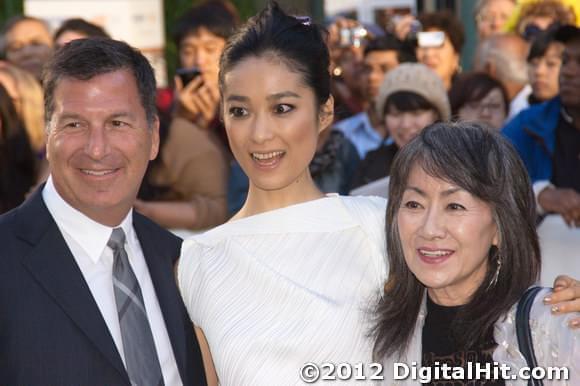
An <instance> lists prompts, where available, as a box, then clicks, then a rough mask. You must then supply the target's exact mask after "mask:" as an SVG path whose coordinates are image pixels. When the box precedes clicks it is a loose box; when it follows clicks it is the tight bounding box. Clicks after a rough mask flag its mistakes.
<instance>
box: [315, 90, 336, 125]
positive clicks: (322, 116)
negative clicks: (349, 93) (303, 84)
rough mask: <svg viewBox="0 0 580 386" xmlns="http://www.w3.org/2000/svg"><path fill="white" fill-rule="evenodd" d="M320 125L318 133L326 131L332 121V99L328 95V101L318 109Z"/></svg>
mask: <svg viewBox="0 0 580 386" xmlns="http://www.w3.org/2000/svg"><path fill="white" fill-rule="evenodd" d="M319 120H320V125H319V128H318V132H321V131H322V130H325V129H327V128H328V127H329V126H330V125H332V122H333V121H334V97H333V96H332V95H330V97H328V100H327V101H326V102H324V104H323V105H322V106H321V107H320V113H319Z"/></svg>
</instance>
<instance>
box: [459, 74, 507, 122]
mask: <svg viewBox="0 0 580 386" xmlns="http://www.w3.org/2000/svg"><path fill="white" fill-rule="evenodd" d="M494 89H498V90H499V91H500V92H501V96H502V99H503V109H504V112H505V113H506V114H507V113H508V111H509V108H510V101H509V98H508V95H507V92H506V90H505V87H504V86H503V84H502V83H501V82H500V81H498V80H497V79H495V78H493V77H491V76H489V75H488V74H486V73H484V72H470V73H466V74H462V75H460V76H459V77H457V79H456V80H455V82H454V83H453V85H452V86H451V89H450V90H449V102H450V103H451V113H452V114H453V116H455V117H456V116H457V115H458V114H459V110H460V109H461V108H462V107H463V106H465V105H466V104H468V103H471V102H479V101H481V100H482V99H483V98H485V96H486V95H487V94H489V92H490V91H491V90H494Z"/></svg>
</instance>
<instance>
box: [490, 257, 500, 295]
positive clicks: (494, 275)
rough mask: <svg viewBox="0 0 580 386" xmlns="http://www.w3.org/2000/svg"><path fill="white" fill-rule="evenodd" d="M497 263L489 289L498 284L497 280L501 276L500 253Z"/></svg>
mask: <svg viewBox="0 0 580 386" xmlns="http://www.w3.org/2000/svg"><path fill="white" fill-rule="evenodd" d="M496 264H497V267H496V269H495V273H494V274H493V278H492V279H491V281H490V282H489V285H488V286H487V289H490V288H491V287H493V286H494V285H496V284H497V280H498V278H499V271H500V270H501V256H499V255H498V256H497V259H496Z"/></svg>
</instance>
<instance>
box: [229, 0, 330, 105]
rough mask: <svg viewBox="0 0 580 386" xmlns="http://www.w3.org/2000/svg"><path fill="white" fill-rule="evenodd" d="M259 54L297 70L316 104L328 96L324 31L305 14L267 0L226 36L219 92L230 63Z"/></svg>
mask: <svg viewBox="0 0 580 386" xmlns="http://www.w3.org/2000/svg"><path fill="white" fill-rule="evenodd" d="M263 55H274V56H275V57H276V58H277V59H280V60H281V61H282V62H284V63H285V64H286V65H287V66H288V67H289V68H290V69H291V70H292V71H295V72H297V73H299V74H301V75H302V79H303V81H304V84H305V85H306V86H308V87H311V88H312V90H313V91H314V94H315V95H316V100H317V102H318V106H319V107H320V106H321V105H323V104H324V103H325V102H326V101H327V100H328V98H329V97H330V73H329V64H330V63H329V61H330V60H329V55H328V47H327V46H326V31H325V30H324V29H323V28H322V27H320V26H318V25H316V24H314V23H312V22H311V20H310V18H309V17H304V16H302V17H294V16H290V15H288V14H286V13H285V12H284V11H283V10H282V9H281V8H280V6H279V5H278V4H277V3H276V2H270V3H269V4H268V6H267V7H266V8H265V9H264V10H262V11H261V12H260V13H259V14H258V15H256V16H254V17H252V18H251V19H250V20H249V21H248V22H247V23H246V24H245V25H244V26H243V27H242V28H241V29H240V30H239V31H238V32H237V33H235V34H234V35H233V36H232V37H231V38H230V39H229V40H228V43H227V45H226V47H225V49H224V51H223V53H222V56H221V58H220V73H219V85H220V90H221V91H222V95H223V90H224V78H225V75H226V74H227V73H228V72H229V71H231V70H232V68H233V67H234V66H236V65H237V64H238V63H239V62H241V61H242V60H244V59H246V58H248V57H260V56H263Z"/></svg>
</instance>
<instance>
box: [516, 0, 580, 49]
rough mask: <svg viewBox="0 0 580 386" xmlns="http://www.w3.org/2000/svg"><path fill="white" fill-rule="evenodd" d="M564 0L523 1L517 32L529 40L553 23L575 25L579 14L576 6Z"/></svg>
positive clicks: (517, 22)
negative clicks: (575, 8)
mask: <svg viewBox="0 0 580 386" xmlns="http://www.w3.org/2000/svg"><path fill="white" fill-rule="evenodd" d="M570 3H571V2H566V1H562V0H534V1H528V2H525V3H524V2H522V4H521V8H520V10H519V14H518V18H517V21H516V25H515V32H516V33H517V34H519V35H520V36H521V37H523V38H524V39H526V40H527V41H532V40H533V38H534V37H535V36H536V35H537V34H538V33H539V32H541V31H545V30H547V29H548V28H549V27H550V26H551V25H553V24H557V25H567V24H570V25H574V24H576V22H577V21H578V15H576V14H575V12H574V8H573V7H572V5H571V4H570Z"/></svg>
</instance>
